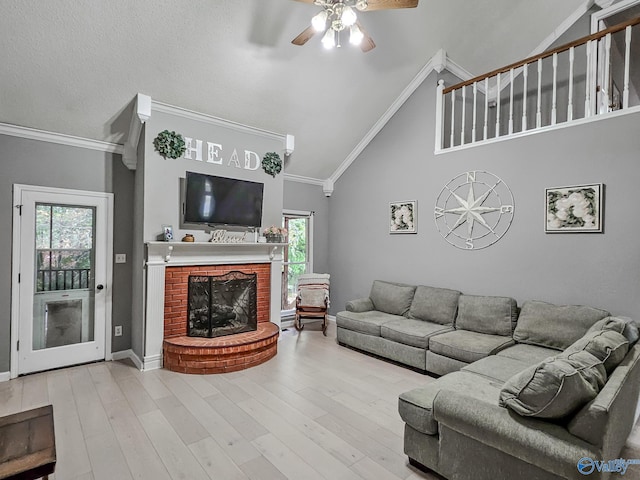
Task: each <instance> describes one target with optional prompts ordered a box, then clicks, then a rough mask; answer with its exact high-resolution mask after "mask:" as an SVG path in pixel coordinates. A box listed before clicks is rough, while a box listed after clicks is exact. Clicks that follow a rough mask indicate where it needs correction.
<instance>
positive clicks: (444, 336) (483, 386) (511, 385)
mask: <svg viewBox="0 0 640 480" xmlns="http://www.w3.org/2000/svg"><path fill="white" fill-rule="evenodd" d="M336 323H337V327H338V333H337V336H338V342H339V343H341V344H344V345H348V346H351V347H353V348H356V349H360V350H364V351H367V352H370V353H374V354H376V355H379V356H382V357H385V358H388V359H391V360H394V361H396V362H401V363H403V364H406V365H408V366H411V367H413V368H416V369H420V370H426V371H427V372H431V373H435V374H437V375H440V378H438V379H436V380H434V381H432V382H430V383H427V384H426V385H425V386H424V387H421V388H417V389H414V390H411V391H408V392H405V393H403V394H401V395H400V398H399V406H398V408H399V413H400V416H401V418H402V420H403V421H404V422H405V435H404V450H405V453H406V454H407V455H408V457H409V460H410V461H411V462H412V463H413V464H416V465H418V466H420V467H426V468H428V469H430V470H432V471H435V472H437V473H439V474H440V475H443V476H444V477H446V478H448V479H487V480H489V479H491V480H494V479H507V478H509V479H510V478H522V479H527V480H529V479H533V480H537V479H539V480H546V479H560V478H565V479H573V478H575V479H577V478H585V476H587V478H598V479H607V478H610V476H613V475H618V474H619V473H621V472H618V473H611V472H607V471H605V470H606V469H607V468H609V467H605V468H602V466H601V464H599V463H597V462H601V461H605V462H607V461H608V460H616V459H618V457H619V455H620V451H621V449H622V448H623V446H624V444H625V441H626V439H627V437H628V435H629V433H630V432H631V429H632V427H633V423H634V420H635V412H636V407H637V403H638V395H639V391H640V345H638V344H637V343H636V342H637V340H638V336H639V333H638V324H637V323H635V322H634V321H632V320H630V319H624V318H617V317H611V316H610V314H609V312H606V311H604V310H600V309H596V308H591V307H586V306H558V305H552V304H548V303H544V302H538V301H527V302H524V304H523V305H522V308H521V309H520V310H518V308H517V306H516V303H515V300H513V299H510V298H505V297H477V296H469V295H463V294H461V293H460V292H457V291H453V290H447V289H439V288H433V287H426V286H411V285H405V284H398V283H391V282H382V281H375V282H374V284H373V287H372V289H371V294H370V295H369V298H367V299H360V300H355V301H352V302H349V303H348V304H347V310H346V311H344V312H340V313H338V314H337V315H336ZM616 462H617V463H616ZM616 462H614V463H607V465H609V466H611V467H614V468H620V469H622V468H623V463H621V462H620V461H618V460H616ZM599 465H600V469H599V468H598V466H599ZM601 470H602V471H601Z"/></svg>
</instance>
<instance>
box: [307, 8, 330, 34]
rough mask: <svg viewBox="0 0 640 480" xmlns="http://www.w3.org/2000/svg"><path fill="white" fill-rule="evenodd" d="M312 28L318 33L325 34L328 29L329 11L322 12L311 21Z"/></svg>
mask: <svg viewBox="0 0 640 480" xmlns="http://www.w3.org/2000/svg"><path fill="white" fill-rule="evenodd" d="M311 26H312V27H313V29H314V30H315V31H316V32H324V31H325V29H326V28H327V11H326V10H322V11H321V12H319V13H318V14H317V15H314V16H313V18H312V19H311Z"/></svg>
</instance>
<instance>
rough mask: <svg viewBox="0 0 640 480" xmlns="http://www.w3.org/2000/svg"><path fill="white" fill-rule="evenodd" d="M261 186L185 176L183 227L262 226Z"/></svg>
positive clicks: (253, 183)
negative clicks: (194, 224) (189, 225)
mask: <svg viewBox="0 0 640 480" xmlns="http://www.w3.org/2000/svg"><path fill="white" fill-rule="evenodd" d="M263 188H264V184H262V183H257V182H249V181H247V180H237V179H234V178H226V177H216V176H213V175H205V174H202V173H195V172H187V175H186V179H185V205H184V223H201V224H207V225H235V226H242V227H260V225H262V192H263Z"/></svg>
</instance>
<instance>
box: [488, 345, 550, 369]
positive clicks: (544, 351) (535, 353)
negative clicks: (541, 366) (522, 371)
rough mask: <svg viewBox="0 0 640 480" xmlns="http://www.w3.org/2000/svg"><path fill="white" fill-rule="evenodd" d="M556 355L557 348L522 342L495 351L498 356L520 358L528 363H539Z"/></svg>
mask: <svg viewBox="0 0 640 480" xmlns="http://www.w3.org/2000/svg"><path fill="white" fill-rule="evenodd" d="M555 355H558V351H557V350H553V349H551V348H546V347H538V346H537V345H527V344H524V343H518V344H517V345H513V346H511V347H507V348H505V349H504V350H500V351H499V352H498V353H496V356H498V357H508V358H514V359H516V360H520V361H521V362H525V363H528V364H529V365H535V364H537V363H540V362H541V361H542V360H545V359H547V358H549V357H553V356H555Z"/></svg>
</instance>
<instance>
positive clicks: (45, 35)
mask: <svg viewBox="0 0 640 480" xmlns="http://www.w3.org/2000/svg"><path fill="white" fill-rule="evenodd" d="M584 3H585V0H563V1H561V2H559V1H557V0H479V1H478V0H476V1H469V0H420V5H419V6H418V8H415V9H404V10H388V11H375V12H368V13H361V14H360V17H359V18H360V20H361V23H362V24H363V25H364V27H365V28H366V30H367V31H368V33H369V34H370V35H371V36H372V37H373V39H374V41H375V42H376V44H377V48H375V49H374V50H372V51H371V52H369V53H366V54H363V53H362V52H361V51H360V50H359V49H356V48H353V47H350V46H348V42H346V43H347V45H345V46H344V47H343V48H341V49H340V50H334V51H326V50H324V49H323V48H322V46H321V44H320V38H319V37H317V38H313V39H312V40H310V41H309V42H308V43H307V45H306V46H304V47H296V46H294V45H292V44H291V43H290V41H291V39H293V38H294V37H295V36H296V35H297V34H298V33H300V32H301V31H302V30H303V29H305V28H306V27H307V26H308V24H309V21H310V19H311V17H312V16H313V14H314V13H315V12H317V11H319V9H318V7H316V6H314V5H309V4H304V3H299V2H294V1H292V0H47V1H43V0H1V3H0V66H1V67H0V122H3V123H10V124H15V125H21V126H26V127H32V128H37V129H42V130H48V131H53V132H59V133H65V134H69V135H76V136H80V137H85V138H90V139H95V140H104V141H108V142H115V143H124V140H125V139H126V132H127V131H128V122H129V119H130V109H131V105H132V99H133V98H134V96H135V94H136V93H138V92H141V93H144V94H146V95H149V96H151V97H152V98H153V99H154V100H157V101H160V102H164V103H168V104H172V105H177V106H180V107H184V108H187V109H190V110H195V111H198V112H202V113H206V114H210V115H214V116H217V117H221V118H224V119H228V120H233V121H235V122H239V123H243V124H247V125H251V126H254V127H258V128H262V129H265V130H270V131H274V132H278V133H289V134H293V135H295V137H296V150H295V152H294V154H293V155H292V156H291V158H290V159H289V163H288V164H287V167H286V171H287V172H288V173H291V174H295V175H302V176H308V177H313V178H319V179H324V178H327V177H329V176H330V175H331V174H332V173H333V172H334V170H335V169H336V168H337V167H338V165H340V163H342V161H343V160H344V159H345V158H346V157H347V156H348V155H349V153H350V152H351V151H352V150H353V148H354V147H355V146H356V145H357V144H358V142H359V141H360V140H361V139H362V138H363V137H364V136H365V134H366V133H367V131H369V129H370V128H371V127H372V126H373V124H374V123H375V122H376V121H377V120H378V119H379V118H380V117H381V116H382V115H383V113H384V112H385V111H386V110H387V108H389V106H390V105H391V103H392V102H393V101H394V100H395V99H396V98H397V97H398V95H399V94H400V93H401V92H402V90H403V89H404V88H405V87H406V86H407V84H408V83H409V82H410V81H411V79H412V78H413V77H414V76H415V75H416V74H417V73H418V71H419V70H420V69H421V68H422V67H423V66H424V64H425V63H426V62H427V61H428V60H429V59H430V58H431V57H432V56H433V55H434V54H435V53H436V52H437V51H438V50H439V49H440V48H443V49H445V50H446V51H447V53H448V54H449V56H450V57H451V58H452V59H453V60H454V61H455V62H456V63H458V64H459V65H461V66H462V67H464V68H465V69H467V70H468V71H470V72H471V73H473V74H480V73H483V72H485V71H489V70H492V69H494V68H497V67H500V66H502V65H506V64H508V63H511V62H513V61H516V60H519V59H521V58H524V57H526V56H527V55H528V54H529V53H530V52H531V51H532V50H534V49H535V48H536V47H537V46H538V45H539V44H540V42H542V40H543V39H544V38H546V37H547V36H549V35H550V34H552V33H553V32H554V30H555V29H556V28H557V27H558V26H559V25H560V24H561V23H562V22H563V20H565V19H566V18H567V17H569V16H570V14H571V13H572V12H574V11H575V10H576V9H577V8H578V7H579V6H580V5H582V4H584Z"/></svg>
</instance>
